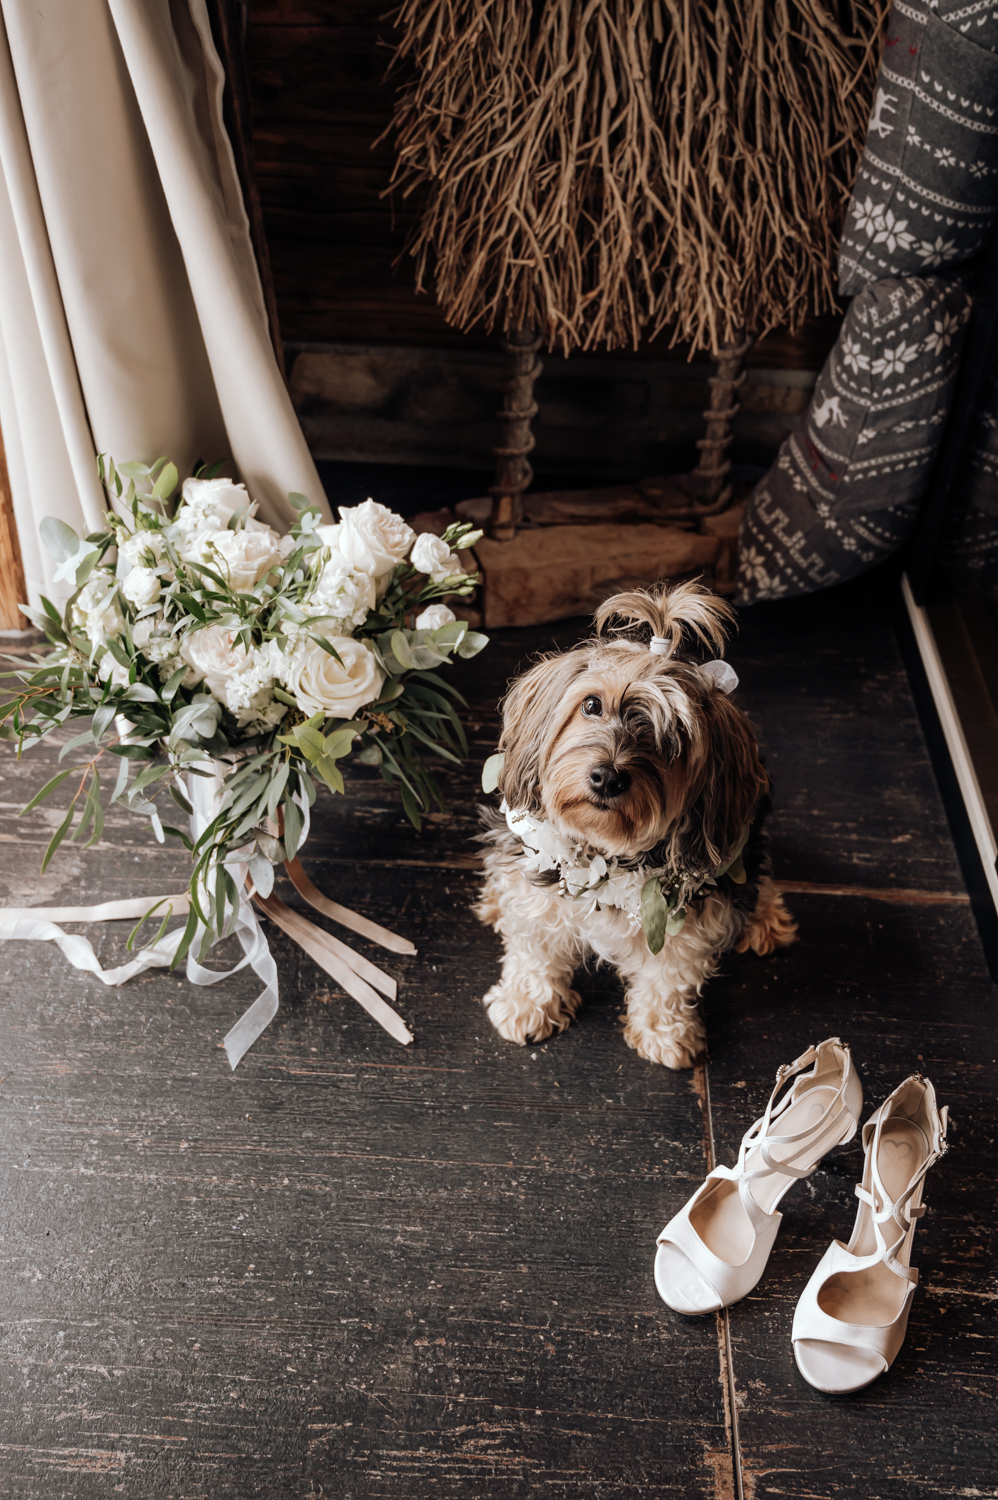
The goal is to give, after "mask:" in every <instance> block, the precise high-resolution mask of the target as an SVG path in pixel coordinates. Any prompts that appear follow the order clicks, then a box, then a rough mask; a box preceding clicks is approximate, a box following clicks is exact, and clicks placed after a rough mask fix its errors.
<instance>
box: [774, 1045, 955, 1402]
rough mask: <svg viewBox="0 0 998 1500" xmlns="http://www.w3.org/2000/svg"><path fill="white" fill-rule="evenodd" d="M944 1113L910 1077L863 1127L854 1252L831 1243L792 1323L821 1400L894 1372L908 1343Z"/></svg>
mask: <svg viewBox="0 0 998 1500" xmlns="http://www.w3.org/2000/svg"><path fill="white" fill-rule="evenodd" d="M946 1120H947V1112H946V1110H945V1109H942V1110H940V1109H937V1107H936V1091H935V1089H934V1088H933V1087H932V1084H931V1083H930V1082H929V1080H928V1079H927V1078H923V1077H922V1076H921V1075H920V1074H918V1073H915V1074H912V1076H911V1077H910V1078H906V1079H905V1081H904V1083H902V1084H901V1085H900V1086H899V1087H898V1088H896V1089H895V1090H894V1092H893V1094H891V1096H890V1098H889V1099H887V1100H885V1101H884V1103H883V1104H882V1105H881V1106H880V1108H879V1109H878V1110H876V1111H875V1112H874V1114H872V1115H871V1116H870V1118H869V1119H868V1120H867V1122H866V1124H865V1125H864V1126H863V1147H864V1149H865V1151H866V1161H865V1163H864V1167H863V1181H862V1182H861V1183H858V1184H857V1186H856V1197H857V1198H858V1199H859V1200H860V1204H859V1210H858V1212H857V1214H856V1225H855V1228H854V1229H853V1232H852V1239H851V1240H850V1241H849V1243H848V1245H843V1244H842V1242H841V1240H833V1241H832V1243H831V1244H830V1245H829V1247H828V1249H827V1250H826V1251H825V1253H824V1255H823V1256H822V1258H821V1260H820V1262H819V1263H818V1267H817V1269H816V1271H815V1273H814V1275H813V1276H812V1277H811V1280H810V1281H809V1282H808V1284H807V1286H806V1287H805V1288H804V1291H803V1294H802V1295H801V1299H800V1301H799V1302H798V1304H797V1311H796V1313H795V1314H794V1327H793V1343H794V1358H795V1359H796V1361H797V1368H798V1369H799V1370H800V1372H801V1374H802V1375H803V1377H804V1379H805V1380H806V1381H807V1382H808V1383H809V1384H810V1385H813V1386H814V1387H815V1388H816V1389H817V1390H819V1391H826V1392H828V1393H829V1394H830V1395H838V1396H844V1395H848V1394H849V1393H850V1392H852V1391H859V1390H862V1389H863V1387H864V1386H866V1385H869V1384H870V1383H871V1381H874V1380H876V1379H877V1377H878V1375H883V1373H884V1372H885V1370H889V1369H890V1367H891V1365H892V1364H893V1363H894V1360H895V1358H896V1357H897V1354H898V1351H899V1349H900V1348H901V1345H902V1344H903V1343H904V1335H905V1330H906V1329H907V1326H908V1312H909V1309H910V1307H911V1300H912V1296H913V1294H914V1291H915V1286H916V1283H917V1282H918V1272H917V1271H916V1270H914V1269H913V1267H912V1265H911V1246H912V1240H913V1238H914V1234H915V1222H916V1220H918V1219H920V1218H921V1217H922V1215H923V1214H924V1213H925V1209H924V1208H923V1207H922V1186H923V1183H924V1180H925V1174H926V1172H927V1171H928V1170H929V1168H930V1167H931V1166H932V1164H933V1162H935V1161H938V1160H939V1158H940V1156H942V1155H943V1154H944V1153H945V1151H946Z"/></svg>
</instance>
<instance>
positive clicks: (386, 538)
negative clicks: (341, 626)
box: [323, 500, 415, 580]
mask: <svg viewBox="0 0 998 1500" xmlns="http://www.w3.org/2000/svg"><path fill="white" fill-rule="evenodd" d="M340 515H341V517H342V518H343V524H342V526H341V527H339V529H338V531H337V535H336V538H335V542H334V545H335V547H336V549H337V551H339V552H341V553H342V554H343V556H344V557H345V558H346V560H347V562H348V563H349V564H350V566H351V567H352V568H357V569H358V571H359V572H361V573H368V574H369V575H370V576H371V577H372V578H374V579H375V580H381V579H382V578H385V577H386V576H387V575H388V574H389V573H390V572H391V571H392V569H393V568H394V567H395V564H396V563H399V562H401V561H402V560H403V558H404V557H405V555H406V553H407V552H408V551H409V548H410V547H411V546H412V539H413V537H414V536H415V532H414V531H413V530H412V527H411V526H407V525H406V524H405V522H404V521H403V519H402V517H401V516H397V515H396V514H395V512H394V511H391V510H389V509H388V507H387V505H378V503H377V501H375V500H365V501H364V503H363V505H355V506H353V507H352V508H350V507H343V506H340ZM323 540H324V541H325V538H323Z"/></svg>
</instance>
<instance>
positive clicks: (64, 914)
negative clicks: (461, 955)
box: [0, 763, 416, 1069]
mask: <svg viewBox="0 0 998 1500" xmlns="http://www.w3.org/2000/svg"><path fill="white" fill-rule="evenodd" d="M212 768H213V770H214V776H213V777H212V779H210V780H209V779H208V778H207V777H205V776H195V775H189V776H188V777H187V787H188V796H189V800H190V803H191V806H192V808H193V813H192V815H191V837H192V839H193V840H194V841H195V842H196V841H197V840H198V839H199V838H200V837H201V835H202V833H203V832H204V830H205V829H206V828H207V827H208V825H209V823H211V822H212V821H213V819H214V818H215V817H216V816H217V814H218V810H219V803H220V799H221V794H222V774H223V768H222V767H221V766H220V765H219V764H217V763H213V765H212ZM302 811H303V816H304V820H305V827H304V831H303V834H302V840H301V842H302V843H304V842H305V839H306V838H307V836H308V822H309V817H308V806H307V804H306V805H305V806H304V807H303V809H302ZM228 868H229V873H230V874H231V875H232V877H233V879H234V880H235V882H236V885H237V887H238V888H239V889H240V890H244V889H245V888H246V884H247V879H246V877H247V873H248V866H247V865H245V864H241V863H237V862H235V861H233V862H231V863H230V864H229V867H228ZM285 869H286V871H287V874H288V876H289V878H290V880H291V882H292V884H293V885H294V886H295V888H296V889H297V890H298V891H299V893H300V894H301V895H302V896H303V897H304V899H305V900H306V901H307V902H308V903H309V905H310V906H312V907H314V908H315V910H316V911H319V912H322V913H323V914H324V915H325V916H328V917H331V918H332V919H333V920H334V921H336V922H339V923H341V925H343V926H345V927H348V928H350V929H351V930H352V931H354V932H357V933H359V934H361V935H362V936H364V937H366V938H369V939H370V940H371V941H372V942H375V943H378V944H379V945H380V946H381V947H383V948H387V949H390V950H391V951H392V952H394V953H404V954H412V953H415V952H416V949H415V947H414V946H413V944H412V943H410V942H409V941H408V940H407V939H406V938H402V937H399V936H398V935H397V934H396V933H393V932H390V931H389V930H388V929H387V928H385V927H380V926H379V925H378V923H376V922H372V921H370V920H369V919H368V918H366V917H362V916H361V915H360V914H359V913H358V912H354V911H351V910H350V909H349V908H348V907H345V906H340V905H339V903H338V902H335V901H330V900H328V899H327V898H326V897H325V896H323V895H322V893H321V892H320V891H318V890H317V889H316V887H315V886H314V885H313V884H312V882H311V881H310V880H309V878H308V876H307V875H306V874H305V871H304V870H303V869H302V866H301V863H300V861H299V860H298V859H297V858H295V859H293V860H289V861H288V862H287V864H286V865H285ZM215 878H216V877H215V875H214V873H213V874H212V875H211V877H210V879H211V880H212V881H213V880H214V879H215ZM209 894H210V892H208V891H206V892H205V897H206V899H207V898H208V896H209ZM253 899H254V900H255V902H256V903H257V905H258V906H259V907H260V909H261V910H262V911H263V912H265V913H266V915H267V916H268V917H269V918H270V919H271V921H273V922H275V923H276V925H277V926H278V927H280V928H281V930H282V931H283V932H285V933H287V935H288V936H289V937H290V938H292V939H293V940H294V941H295V942H296V943H298V945H299V947H301V948H303V949H304V951H305V952H306V953H307V954H308V955H309V957H310V958H312V959H313V960H314V961H315V962H316V963H317V964H318V965H319V967H320V968H322V969H324V970H325V972H326V973H327V974H328V975H329V976H330V978H331V979H333V980H334V981H335V982H336V983H337V984H339V985H340V986H341V987H342V988H343V989H344V990H346V992H347V994H349V995H351V996H352V997H353V998H354V999H355V1000H357V1001H358V1002H359V1004H361V1005H362V1006H363V1007H364V1009H365V1010H366V1011H367V1012H368V1014H369V1015H370V1016H372V1017H373V1018H374V1020H376V1021H377V1022H378V1023H379V1025H381V1026H383V1027H384V1029H385V1030H386V1031H387V1032H388V1033H389V1035H391V1036H393V1037H394V1038H395V1040H396V1041H398V1042H401V1043H402V1045H403V1046H407V1045H408V1044H409V1043H410V1042H411V1041H412V1033H411V1032H410V1031H409V1029H408V1027H407V1026H406V1025H405V1022H404V1021H403V1020H402V1018H401V1017H400V1016H399V1015H398V1013H397V1012H396V1011H394V1010H393V1009H392V1007H391V1006H390V1005H389V1004H388V1003H387V1001H386V1000H383V999H382V995H387V996H388V998H389V999H391V1000H394V999H395V997H396V993H397V986H396V983H395V980H394V979H392V977H391V976H390V975H389V974H386V973H384V971H383V970H381V969H379V968H378V967H377V965H376V964H373V963H371V962H370V961H369V960H368V959H366V958H364V957H363V955H361V954H359V953H355V952H354V951H353V949H351V948H349V947H348V946H347V944H346V943H342V942H340V940H339V939H338V938H335V937H333V936H332V935H331V934H330V933H327V932H323V931H322V929H321V928H319V927H316V926H315V924H314V923H312V922H310V921H308V919H307V918H305V917H303V916H301V914H300V913H299V912H296V911H293V910H292V909H291V908H290V907H289V906H286V905H285V903H284V902H283V901H281V900H279V899H278V898H277V897H276V896H274V895H271V896H268V897H262V896H259V895H257V894H255V893H254V896H253ZM169 906H172V907H173V914H174V916H184V915H186V913H187V912H188V910H189V901H188V897H187V895H186V893H185V894H183V895H176V896H140V897H134V898H131V899H128V900H123V901H105V902H102V903H100V904H99V905H97V906H59V907H46V906H29V907H22V908H7V909H5V910H4V911H2V912H0V941H2V940H4V939H7V940H9V939H18V940H22V941H23V940H27V941H29V942H50V943H56V944H57V945H58V947H59V948H60V949H61V950H62V953H63V955H64V957H65V958H66V959H68V961H69V962H70V963H71V964H72V965H73V967H74V968H75V969H82V970H85V971H87V972H88V973H91V974H94V975H96V977H97V978H98V979H100V980H101V981H102V982H103V983H104V984H107V985H119V984H125V983H126V982H127V981H128V980H129V979H132V978H133V977H134V976H135V975H136V974H141V973H144V972H145V970H146V969H152V968H168V967H169V966H170V964H172V963H173V960H174V957H175V955H176V952H177V949H178V947H179V945H180V940H181V938H182V936H183V929H182V928H178V929H177V930H176V931H175V932H170V933H167V934H166V936H165V937H162V938H160V939H159V941H158V942H156V943H153V944H150V945H149V946H148V947H146V948H143V949H142V950H141V952H139V953H137V954H136V956H135V957H134V958H133V959H131V960H130V961H129V962H128V963H125V964H121V965H119V967H118V968H115V969H104V968H102V967H101V965H100V961H99V960H98V958H97V955H96V954H95V953H94V950H93V948H92V946H91V944H90V943H89V942H88V941H87V939H86V938H84V937H80V936H78V935H76V934H72V933H67V932H63V930H62V928H61V927H59V926H58V925H57V924H58V923H59V922H110V921H118V920H121V919H125V918H127V919H131V920H133V921H135V920H138V919H139V918H141V917H144V916H145V915H146V914H147V913H149V912H151V911H152V910H153V908H159V909H161V910H165V909H166V908H167V907H169ZM229 935H234V936H235V937H236V938H238V940H239V943H240V946H241V947H242V950H243V957H242V958H241V959H240V960H239V962H238V963H237V964H235V965H234V966H233V967H232V968H231V969H206V968H205V967H204V965H203V964H200V963H199V962H198V961H197V959H196V958H195V957H194V953H195V950H200V942H201V939H202V938H203V936H204V928H203V927H202V926H200V925H199V928H198V932H197V934H196V937H195V941H194V942H193V943H192V944H191V947H190V949H189V951H188V954H187V978H188V979H189V980H190V982H191V983H192V984H197V985H208V984H218V983H219V981H220V980H223V979H228V978H229V976H230V975H232V974H237V973H238V972H239V970H240V969H244V968H246V967H247V966H248V967H249V968H251V969H252V970H253V972H254V974H256V976H257V977H258V979H260V980H262V982H263V985H264V988H263V990H262V991H261V993H260V994H259V995H258V996H257V998H256V999H255V1000H254V1002H253V1004H252V1005H251V1006H250V1007H249V1009H248V1010H246V1011H245V1012H244V1013H243V1014H242V1015H241V1016H240V1018H239V1020H238V1021H237V1022H236V1024H235V1025H234V1026H233V1027H232V1029H231V1031H229V1032H228V1034H227V1035H226V1037H225V1039H224V1042H223V1045H224V1047H225V1052H226V1056H227V1057H228V1059H229V1064H230V1066H231V1067H232V1068H233V1069H235V1068H236V1067H237V1066H238V1065H239V1063H240V1061H241V1060H242V1058H243V1057H244V1056H245V1055H246V1053H247V1052H248V1051H249V1049H250V1047H252V1045H253V1043H254V1042H255V1041H256V1040H257V1039H258V1038H259V1037H260V1036H261V1035H262V1033H263V1032H264V1031H265V1030H266V1029H267V1027H268V1026H269V1025H270V1023H271V1021H272V1020H273V1019H274V1017H275V1016H276V1014H277V1009H278V1004H279V985H278V976H277V964H276V963H275V961H274V957H273V954H272V953H271V951H270V945H269V943H268V942H267V938H266V935H265V934H264V931H263V928H262V927H261V925H260V919H259V917H258V916H257V913H256V911H255V910H254V907H253V904H252V903H251V901H250V900H249V899H247V900H244V901H241V902H240V904H239V911H238V913H237V916H236V920H235V924H234V926H232V927H231V928H230V929H229V930H228V931H227V932H226V936H229ZM217 941H218V939H217V938H216V939H215V942H217ZM212 946H214V943H213V944H212ZM379 990H380V991H381V994H379V993H378V991H379Z"/></svg>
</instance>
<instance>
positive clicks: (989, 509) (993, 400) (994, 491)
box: [942, 374, 998, 602]
mask: <svg viewBox="0 0 998 1500" xmlns="http://www.w3.org/2000/svg"><path fill="white" fill-rule="evenodd" d="M967 457H968V465H967V474H966V487H965V488H964V489H963V490H962V491H961V492H960V493H959V494H958V495H957V497H956V501H955V504H951V506H950V509H949V512H948V514H947V517H946V530H945V533H944V536H943V550H942V565H943V570H944V572H946V573H947V574H948V575H949V577H950V578H951V579H952V581H953V583H954V584H956V586H957V588H958V589H960V590H961V591H967V592H970V593H974V594H985V595H987V597H988V598H990V599H994V600H995V601H996V602H998V376H996V375H994V374H992V376H991V377H990V379H989V380H988V383H987V387H986V391H985V397H984V401H983V403H982V406H981V410H980V412H979V414H978V422H977V429H976V431H975V433H974V436H973V438H972V440H971V445H970V452H969V454H968V455H967Z"/></svg>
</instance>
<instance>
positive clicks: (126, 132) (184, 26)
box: [0, 0, 325, 603]
mask: <svg viewBox="0 0 998 1500" xmlns="http://www.w3.org/2000/svg"><path fill="white" fill-rule="evenodd" d="M0 21H2V26H0V430H2V431H3V433H4V438H5V442H6V446H7V450H8V461H9V464H10V469H11V487H12V490H13V494H14V505H15V512H16V516H17V523H18V530H19V534H20V538H21V545H22V551H23V553H24V561H25V572H26V575H27V579H28V586H29V593H30V594H31V596H32V602H33V603H37V595H38V593H39V591H40V590H41V589H43V588H45V587H46V586H50V584H51V571H52V568H53V567H54V564H52V563H50V560H49V559H48V558H47V556H46V554H45V553H44V551H43V549H41V548H40V546H39V543H38V538H37V527H38V523H39V522H40V520H41V519H42V518H43V517H44V516H45V515H58V516H59V517H60V518H61V519H63V520H66V521H68V522H69V524H70V525H73V526H75V527H76V528H77V529H78V530H79V529H84V528H85V529H88V530H89V529H93V527H94V526H95V525H97V524H99V519H100V513H101V510H102V507H103V503H104V502H103V497H102V494H101V491H100V489H99V486H98V484H97V479H96V471H95V463H94V459H95V454H96V452H98V451H102V452H110V453H113V454H114V456H115V457H116V458H117V459H119V460H123V459H144V460H146V461H151V460H152V459H154V458H157V457H159V456H160V455H162V454H170V456H171V457H173V458H175V459H176V461H177V463H178V464H179V465H180V467H181V471H182V472H185V471H186V472H189V471H190V468H191V467H192V465H193V464H194V463H195V462H196V461H197V460H198V459H203V460H205V461H207V462H211V461H213V460H215V459H218V458H222V459H231V464H227V467H229V468H231V470H232V471H233V472H234V473H236V474H237V475H238V477H241V478H243V479H245V481H246V483H247V486H248V488H249V490H250V493H251V494H252V495H253V496H254V498H256V499H258V500H259V501H260V513H261V516H262V517H263V518H264V519H267V520H270V521H271V522H272V523H274V524H277V525H281V526H283V525H284V524H286V522H287V521H288V520H289V519H290V517H291V515H292V514H293V512H292V511H291V510H290V508H289V507H288V505H287V499H286V496H287V494H288V492H289V491H300V492H302V493H304V494H307V495H309V496H310V498H312V499H314V500H316V501H317V502H319V503H320V504H322V505H325V497H324V494H323V491H322V487H321V484H320V481H319V478H318V474H317V472H316V469H315V465H314V463H313V462H312V459H311V456H310V454H309V452H308V448H307V446H306V444H305V440H304V437H303V436H302V433H301V428H300V427H299V425H298V420H297V417H296V416H295V413H294V410H293V408H292V406H291V402H290V400H289V398H288V394H287V391H286V389H285V386H284V382H283V380H282V379H281V375H280V371H279V370H278V368H277V362H276V359H275V358H274V353H273V348H272V346H271V343H270V337H269V332H268V328H267V321H266V313H265V309H264V304H263V297H262V292H261V288H260V281H259V275H258V272H257V269H256V262H255V259H254V256H253V250H252V245H251V241H250V237H249V227H248V222H247V219H246V213H245V209H244V206H243V203H242V196H241V192H240V189H239V183H238V178H237V176H236V171H235V164H234V161H233V156H232V149H231V145H230V143H229V140H228V137H227V135H226V132H225V128H224V125H223V123H222V111H221V95H222V88H223V84H224V75H223V72H222V68H221V64H220V62H219V59H218V56H217V54H216V52H215V49H214V45H213V43H212V38H211V29H210V24H209V21H208V16H207V11H206V8H205V4H204V0H49V3H47V4H46V5H44V6H39V5H38V4H36V3H35V0H0Z"/></svg>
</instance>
